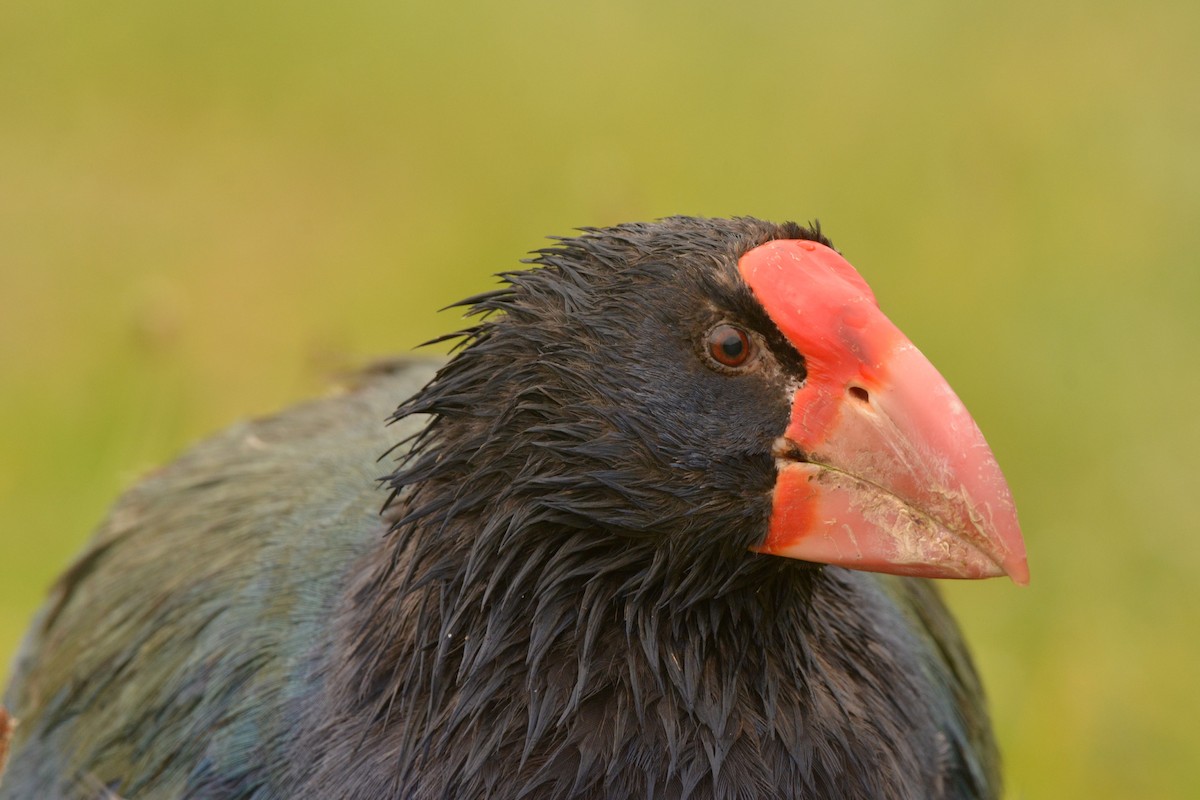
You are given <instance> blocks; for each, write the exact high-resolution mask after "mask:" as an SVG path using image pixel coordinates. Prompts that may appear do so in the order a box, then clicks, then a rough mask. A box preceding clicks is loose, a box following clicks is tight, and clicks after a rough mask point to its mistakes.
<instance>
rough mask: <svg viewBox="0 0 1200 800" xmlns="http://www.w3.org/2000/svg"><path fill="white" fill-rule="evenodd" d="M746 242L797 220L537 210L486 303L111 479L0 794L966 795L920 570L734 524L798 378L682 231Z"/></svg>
mask: <svg viewBox="0 0 1200 800" xmlns="http://www.w3.org/2000/svg"><path fill="white" fill-rule="evenodd" d="M804 234H809V236H808V237H805V236H804ZM589 237H590V239H589ZM776 238H783V239H803V238H817V237H816V234H813V233H812V232H809V231H806V230H805V229H800V228H797V227H795V226H793V227H791V228H788V227H777V226H772V225H768V224H767V223H759V222H756V221H752V220H736V221H728V222H727V221H702V220H686V219H684V220H671V221H666V222H664V223H658V224H657V226H654V225H651V226H628V227H625V228H616V229H608V230H605V231H598V232H592V233H589V234H587V235H586V236H585V237H581V238H580V239H576V240H568V241H567V242H565V243H564V245H562V246H560V247H557V248H552V249H550V250H547V251H543V253H542V255H541V257H540V260H541V263H542V264H543V268H542V269H539V270H533V271H530V272H525V273H517V274H512V275H509V276H507V277H508V280H509V281H510V283H511V287H510V288H509V289H505V290H502V291H501V292H497V293H493V294H490V295H485V296H481V297H479V298H475V300H474V301H472V302H473V303H474V304H475V309H476V311H477V312H483V313H485V314H487V313H490V312H493V311H499V312H501V314H500V315H499V316H497V317H493V318H491V319H488V320H487V321H485V322H484V323H482V324H481V325H480V326H479V327H478V328H475V329H473V330H471V331H469V332H468V334H467V336H468V339H467V346H466V347H465V348H463V350H462V351H461V352H459V353H458V354H457V355H456V356H454V357H453V358H452V359H451V360H450V361H449V362H448V363H447V364H446V365H445V366H442V365H440V364H439V363H438V362H433V361H417V360H413V361H398V362H394V363H392V364H389V365H387V366H385V367H381V368H379V369H376V370H374V371H372V372H370V373H369V374H366V375H364V376H363V377H362V379H361V380H360V381H358V383H357V385H356V386H354V387H353V388H352V389H350V390H349V391H347V392H344V393H342V394H340V395H338V396H334V397H331V398H327V399H324V400H319V401H315V402H312V403H309V404H306V405H303V406H300V407H297V408H295V409H292V410H289V411H287V412H284V413H282V414H280V415H278V416H276V417H273V418H270V419H265V420H260V421H256V422H251V423H246V424H242V425H239V426H236V427H234V428H232V429H230V430H228V431H226V432H225V433H223V434H220V435H219V436H217V437H215V438H213V439H210V440H208V441H207V442H204V443H202V444H200V445H198V446H197V447H195V448H193V449H192V450H191V451H190V452H188V453H187V454H185V455H184V456H183V457H182V458H180V459H179V460H178V461H176V462H175V463H173V464H171V465H169V466H167V467H165V468H163V469H162V470H160V471H158V472H156V473H155V474H153V475H152V476H150V477H149V478H147V479H146V480H145V481H144V482H142V483H141V484H140V485H139V486H137V487H135V488H134V489H133V490H132V491H130V492H129V493H128V494H127V495H126V496H125V497H124V498H123V499H122V500H121V501H120V502H119V503H118V504H117V505H116V507H115V508H114V509H113V510H112V512H111V514H110V515H109V518H108V519H107V521H106V522H105V523H104V525H103V526H102V527H101V529H100V531H99V532H98V534H97V536H96V538H95V539H94V540H93V542H92V544H91V545H90V547H89V549H88V551H87V552H86V553H85V554H84V555H83V556H82V557H81V558H80V559H79V560H78V561H77V562H76V564H75V565H74V566H73V567H72V568H71V569H70V570H69V571H68V572H67V573H66V575H64V577H63V578H62V579H61V580H60V582H59V584H58V585H57V587H56V588H55V590H54V592H53V594H52V596H51V598H50V600H49V602H48V603H47V605H46V607H45V608H44V609H43V611H42V612H41V613H40V615H39V618H38V619H37V620H36V621H35V625H34V628H33V630H32V631H31V633H30V636H29V639H28V640H27V642H26V644H25V646H24V648H23V649H22V653H21V655H20V656H19V658H18V663H17V670H16V677H15V679H14V682H13V684H12V685H11V686H10V687H9V690H8V692H7V694H6V695H5V699H4V703H5V705H6V706H8V708H9V709H10V710H11V711H12V712H13V713H14V715H15V716H17V717H18V718H20V719H21V725H20V726H19V727H18V729H17V735H16V738H15V739H14V747H13V752H12V760H11V762H10V764H9V767H8V772H7V773H6V774H4V775H3V777H2V778H0V798H3V799H4V800H17V799H18V798H30V797H37V798H47V799H50V798H59V797H61V798H101V797H108V796H111V795H112V794H115V795H116V796H121V797H126V798H130V799H131V800H132V799H133V798H142V797H145V798H156V799H157V798H163V799H164V800H166V799H169V798H214V800H215V798H230V799H231V800H233V799H236V798H245V799H247V800H249V799H250V798H253V799H254V800H268V799H271V800H274V799H275V798H297V797H314V798H316V797H320V798H328V799H329V800H336V799H337V798H347V799H349V798H359V799H360V800H373V799H375V798H380V799H382V798H409V797H412V798H475V797H497V798H508V797H529V798H543V797H545V798H558V797H564V798H565V797H578V798H602V797H656V798H657V797H662V798H676V797H678V798H682V797H693V798H759V797H762V798H768V797H843V798H855V797H861V798H873V797H887V798H890V797H896V798H909V797H911V798H934V797H955V798H959V797H961V798H974V797H994V796H996V795H997V794H998V791H999V788H998V775H997V759H996V754H995V745H994V743H993V741H992V736H991V733H990V729H989V725H988V721H987V714H986V710H985V707H984V703H983V698H982V693H981V690H980V687H979V684H978V681H977V678H976V676H975V673H974V670H973V668H972V666H971V663H970V659H969V657H968V655H967V652H966V650H965V648H964V646H963V644H962V641H961V638H960V636H959V634H958V631H957V628H956V626H955V624H954V622H953V620H952V619H951V618H950V616H949V614H948V613H947V611H946V610H945V608H944V606H943V605H942V603H941V601H940V599H939V598H938V596H937V594H936V591H935V589H934V587H933V586H932V584H930V583H929V582H928V581H926V580H923V579H920V578H911V577H897V576H889V575H877V574H874V573H868V572H861V571H855V570H849V569H844V568H841V567H837V566H824V567H821V566H816V565H814V564H812V563H808V562H807V561H799V560H793V559H791V558H780V557H777V556H773V555H766V554H759V553H755V552H750V550H748V549H747V548H755V547H759V546H760V544H761V543H762V542H763V540H764V536H766V530H767V523H768V520H773V519H775V517H776V516H777V512H776V510H774V509H773V506H772V500H771V497H772V487H773V486H774V485H775V482H776V479H777V478H776V474H777V472H779V471H782V470H784V469H785V468H786V467H787V464H783V463H781V462H780V456H779V454H778V452H773V451H772V442H774V441H775V439H776V438H777V437H778V436H779V435H780V433H781V431H782V429H783V427H785V426H786V424H787V422H788V417H789V411H790V409H789V408H788V404H787V402H777V400H776V399H775V394H778V395H779V397H780V398H784V399H786V398H785V397H784V396H785V394H786V396H787V397H790V396H791V395H790V393H791V392H793V391H795V387H796V385H800V386H804V385H811V384H814V383H815V379H810V380H809V381H807V383H806V382H805V379H804V368H805V362H803V361H802V360H801V359H802V358H803V354H798V353H797V352H796V351H795V350H792V349H791V345H789V344H788V343H787V341H785V337H784V336H783V335H781V334H780V333H779V331H778V330H775V329H774V328H771V329H768V328H767V327H765V325H769V321H768V322H765V323H764V319H765V315H764V314H763V313H762V311H761V309H758V308H756V307H754V306H753V305H752V304H751V303H750V302H749V301H748V300H747V298H748V297H750V295H749V294H748V293H747V292H745V291H743V290H742V289H741V288H738V287H733V288H732V289H730V288H729V286H726V285H725V284H728V283H730V282H731V281H732V280H733V279H732V278H731V277H730V275H731V274H732V273H729V272H728V271H727V270H726V271H724V272H723V271H721V270H720V269H717V270H715V271H714V270H713V267H712V266H711V265H709V264H708V263H705V262H704V261H703V259H695V258H692V257H693V256H697V255H698V256H705V255H708V256H711V257H712V258H713V259H717V258H724V259H726V261H729V260H733V261H736V259H737V258H738V257H739V256H741V255H742V254H743V253H745V252H747V251H749V250H751V249H752V248H754V247H756V246H758V245H761V244H763V243H764V242H767V241H769V240H771V239H776ZM656 247H657V248H658V249H657V250H655V249H654V248H656ZM646 251H650V253H651V255H652V257H650V258H643V257H641V256H642V255H643V254H644V253H645V252H646ZM710 251H711V252H710ZM689 259H691V260H689ZM692 260H699V261H700V262H701V263H700V265H699V266H695V265H693V264H692V263H691V261H692ZM726 266H728V265H726ZM673 274H679V275H681V276H684V277H687V278H688V280H686V281H684V282H683V283H681V284H678V285H676V284H673V283H672V281H673V280H676V279H675V278H672V275H673ZM678 280H681V281H683V280H684V278H683V277H680V278H678ZM622 287H624V288H622ZM631 292H632V293H633V294H634V295H636V296H637V297H640V298H642V299H643V300H644V301H645V302H646V305H645V306H644V307H642V308H640V309H639V313H637V314H633V315H629V316H622V315H621V313H620V311H619V309H620V308H621V307H623V305H627V304H628V303H629V299H630V296H631ZM722 292H726V293H727V295H728V296H727V297H723V296H722V294H721V293H722ZM672 298H675V299H676V300H679V299H682V302H674V301H673V300H672ZM714 298H715V299H714ZM710 306H713V307H717V308H718V311H716V312H714V311H713V310H712V309H711V308H710ZM722 306H724V307H722ZM739 314H741V315H742V316H736V315H739ZM735 316H736V319H737V320H741V322H739V323H738V324H739V325H742V324H744V325H746V326H747V329H749V326H750V325H758V326H760V327H756V328H753V329H752V330H753V331H754V334H753V337H754V338H753V339H752V341H753V343H755V345H756V346H758V347H759V348H760V349H761V352H762V354H761V355H757V356H756V357H758V358H760V359H761V363H757V362H752V367H753V372H749V371H742V372H739V371H738V370H739V369H742V366H743V365H742V363H741V362H738V363H736V364H735V365H734V366H733V367H728V368H727V367H726V365H725V362H724V361H721V364H720V365H717V367H715V368H714V367H713V364H711V363H710V362H708V361H705V360H704V355H703V353H701V356H700V357H696V356H694V353H693V351H691V350H690V349H689V348H690V347H691V342H692V339H693V338H694V337H693V336H692V334H691V328H690V327H688V326H689V325H690V324H691V320H692V318H694V317H698V318H700V319H699V321H698V322H697V323H696V325H698V327H697V328H696V330H699V331H700V332H701V334H703V332H704V331H706V330H709V329H710V328H711V327H712V322H713V320H718V321H719V320H720V319H727V318H729V319H734V318H735ZM746 320H749V322H746ZM580 329H582V330H584V331H585V334H580V333H578V331H579V330H580ZM713 330H719V331H724V328H722V327H720V326H718V327H717V328H713ZM738 330H741V328H739V329H738ZM722 335H724V333H722ZM676 338H677V339H678V341H676ZM710 338H711V337H710ZM729 341H730V340H728V339H721V340H720V342H719V343H720V344H721V346H722V347H725V348H726V349H725V350H716V351H714V352H715V353H716V355H717V357H718V358H723V357H724V355H726V354H728V353H729V352H733V353H734V355H735V356H736V355H738V353H737V352H736V347H734V346H731V345H729V344H728V342H729ZM746 341H751V340H750V339H747V340H746ZM597 343H599V344H600V345H603V346H601V347H599V348H598V347H597ZM735 344H736V343H735ZM609 345H611V346H612V349H611V350H610V349H607V348H608V346H609ZM731 358H732V357H731ZM768 359H770V360H769V361H768ZM692 361H694V362H695V363H692ZM755 363H757V365H755ZM809 366H811V363H810V364H809ZM624 367H628V369H624ZM439 368H440V371H439ZM631 375H632V376H633V377H630V376H631ZM797 376H798V380H793V379H796V378H797ZM659 386H661V387H662V391H658V389H657V388H656V387H659ZM423 387H424V388H423ZM777 389H778V391H776V390H777ZM397 404H400V410H399V411H398V412H396V413H395V414H394V424H392V425H391V426H386V425H385V424H384V423H385V421H386V420H387V418H388V417H389V415H393V412H394V410H395V409H396V406H397ZM714 411H716V412H719V413H714ZM397 442H400V445H399V449H398V450H394V455H396V456H397V457H399V458H400V459H401V464H400V467H399V468H398V469H397V470H396V471H395V472H394V473H393V474H392V475H391V476H390V478H388V480H387V481H386V482H385V483H384V485H383V486H382V487H381V486H380V481H379V478H380V475H381V473H383V472H386V471H387V467H385V466H383V465H382V463H386V462H382V463H381V462H380V460H379V458H380V455H381V454H383V453H385V452H387V451H389V449H390V448H395V447H396V445H397ZM789 463H790V462H789ZM803 465H804V466H805V468H808V466H809V464H808V462H807V461H805V462H803ZM778 492H779V490H776V497H777V498H778V496H779V495H778ZM775 502H776V504H778V502H779V501H778V499H776V501H775ZM384 506H386V510H385V512H384V513H383V514H382V515H381V514H380V513H379V511H380V508H381V507H384ZM772 530H773V531H774V530H775V529H774V528H772ZM774 536H776V534H775V533H772V534H771V537H774ZM771 537H767V539H768V542H772V541H775V539H772V538H771ZM789 546H790V545H789ZM763 547H765V545H763ZM962 563H965V562H962ZM962 563H960V562H958V561H954V562H953V563H952V564H951V566H950V567H947V568H948V569H949V568H953V569H974V567H971V566H967V567H964V566H962ZM997 563H998V562H997ZM1022 564H1023V561H1022ZM899 569H901V570H905V571H908V572H910V573H911V572H912V569H913V568H912V567H910V566H906V565H901V566H900V567H899ZM917 574H922V573H917ZM991 574H995V573H991Z"/></svg>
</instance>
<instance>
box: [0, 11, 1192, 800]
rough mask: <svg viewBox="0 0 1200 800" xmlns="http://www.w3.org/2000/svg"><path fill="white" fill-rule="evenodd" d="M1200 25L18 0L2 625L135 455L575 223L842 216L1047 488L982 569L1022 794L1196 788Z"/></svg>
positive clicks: (907, 314)
mask: <svg viewBox="0 0 1200 800" xmlns="http://www.w3.org/2000/svg"><path fill="white" fill-rule="evenodd" d="M1198 42H1200V5H1198V4H1189V3H1184V2H1139V3H1134V2H1113V3H1105V2H1062V3H1054V4H1047V3H1034V2H1024V1H1022V2H1009V3H977V2H970V3H966V2H932V1H930V0H925V1H924V2H915V3H883V2H874V3H870V2H839V3H820V4H808V3H796V2H775V3H757V2H742V3H736V4H735V3H721V4H711V3H704V2H696V0H692V2H687V3H684V2H632V0H621V1H620V2H610V3H606V4H603V5H599V4H597V5H595V6H589V5H583V4H571V3H562V2H528V1H525V0H519V1H516V2H514V1H513V0H509V1H508V2H504V3H494V4H489V5H481V6H468V5H464V4H450V3H447V4H442V5H441V6H436V5H435V4H431V3H403V2H371V1H370V0H347V1H346V2H342V3H336V4H335V3H313V2H302V1H298V0H291V2H278V1H277V0H264V1H263V2H258V3H240V2H236V3H235V2H229V0H212V1H210V2H206V3H198V4H197V3H187V4H185V3H176V2H170V1H169V0H166V1H164V0H154V2H150V1H149V0H145V1H143V2H121V1H120V0H118V2H115V3H114V2H103V3H102V2H93V1H92V0H69V1H68V2H53V1H50V2H41V3H37V4H34V3H28V2H21V0H18V1H17V2H7V3H3V4H0V509H2V511H3V515H4V523H3V526H2V528H0V565H2V567H3V571H2V573H0V577H2V580H0V663H7V661H8V659H9V657H10V656H11V653H12V651H13V649H14V648H15V647H16V644H17V641H18V639H19V636H20V634H21V631H22V630H23V628H24V626H25V625H26V623H27V621H28V617H29V615H30V614H31V613H32V611H33V609H34V608H35V607H36V605H37V604H38V602H39V598H40V597H41V596H42V594H43V593H44V591H45V589H46V587H47V585H48V584H49V582H50V581H51V580H52V578H53V576H54V575H55V574H56V573H57V572H58V571H60V570H61V569H62V568H63V566H64V565H65V564H66V563H67V562H68V560H69V559H70V557H71V555H72V553H73V552H75V551H76V550H77V549H78V548H79V547H80V546H81V545H82V543H83V542H84V541H85V539H86V537H87V535H88V532H89V529H90V528H91V527H92V526H93V525H94V524H95V523H96V522H97V521H98V520H99V519H100V518H101V516H102V515H103V514H104V511H105V509H106V507H107V506H108V504H109V503H110V502H111V501H112V499H113V498H114V497H115V496H116V494H117V493H118V492H119V491H120V490H121V489H122V488H123V487H127V486H129V485H130V484H131V483H132V482H133V481H135V480H136V479H137V477H138V476H139V475H140V474H142V473H144V472H145V471H146V470H148V469H150V468H152V467H153V466H154V465H156V464H159V463H161V462H162V461H164V460H165V459H168V458H170V457H171V456H172V455H173V454H175V453H178V452H179V450H180V449H181V448H183V447H185V446H186V445H187V444H188V443H189V442H192V441H195V440H196V439H197V438H198V437H200V436H202V435H204V434H205V433H206V432H210V431H212V430H214V429H217V428H219V427H221V426H223V425H225V424H227V423H229V422H231V421H233V420H235V419H238V418H240V417H244V416H246V415H255V414H263V413H266V412H269V411H271V410H273V409H276V408H278V407H280V406H283V405H285V404H287V403H290V402H293V401H295V400H296V399H298V398H301V397H304V396H307V395H311V394H313V393H315V392H320V391H323V390H324V388H325V387H326V386H327V385H329V383H330V382H331V381H332V380H333V379H334V377H335V376H336V375H337V374H338V372H339V371H341V370H344V369H347V368H351V367H353V366H354V365H357V364H361V363H363V362H364V361H366V360H368V359H370V358H371V357H372V356H377V355H382V354H387V353H393V352H397V351H405V350H407V349H409V348H410V347H412V346H413V345H415V344H417V343H419V342H421V341H423V340H425V339H427V338H430V337H431V336H433V335H435V334H438V333H442V332H445V331H448V330H450V329H453V328H455V327H456V326H457V325H458V324H459V320H458V318H457V316H456V314H455V313H443V314H440V315H439V314H437V313H436V309H438V308H439V307H441V306H445V305H447V304H448V303H450V302H452V301H454V300H456V299H458V298H460V297H461V296H464V295H466V294H470V293H473V292H476V291H480V290H482V289H486V288H488V287H489V286H491V285H492V284H493V279H492V278H491V277H490V275H491V274H492V273H494V272H496V271H499V270H503V269H508V268H511V267H513V266H515V265H516V262H517V259H518V258H520V257H521V256H522V255H523V254H524V253H525V252H526V251H528V250H530V249H532V248H535V247H538V246H540V245H541V244H542V241H543V239H542V237H543V236H545V235H547V234H562V233H568V232H570V231H571V229H572V228H574V227H576V226H579V225H603V224H609V223H616V222H620V221H626V220H634V219H648V218H653V217H658V216H663V215H667V214H674V213H694V214H705V215H727V214H753V215H758V216H762V217H766V218H771V219H777V220H781V219H788V218H792V219H798V220H802V221H803V220H808V219H812V218H820V220H821V222H822V224H823V225H824V226H825V229H826V231H827V232H828V233H829V234H830V235H831V236H832V238H833V240H834V241H835V243H837V244H838V246H839V247H840V248H841V249H842V251H843V252H844V253H845V254H846V255H847V256H848V258H849V259H850V260H851V262H852V263H854V264H855V265H856V266H857V267H858V268H859V269H860V270H861V271H862V273H863V274H864V275H865V276H866V277H867V279H868V280H869V281H870V282H871V283H872V285H873V286H874V288H875V292H876V294H877V295H878V297H879V298H880V300H881V303H882V305H883V307H884V309H885V310H886V311H887V312H888V313H889V314H890V315H891V316H892V318H893V319H894V320H896V322H897V323H898V324H899V325H900V326H901V327H902V328H903V329H905V330H906V331H907V332H908V334H909V335H910V336H911V337H912V338H913V339H914V340H915V341H916V342H917V343H918V344H919V345H920V346H921V348H922V349H923V350H924V351H925V352H926V353H927V354H928V355H929V356H930V358H931V359H932V360H933V361H934V363H936V364H937V365H938V366H939V368H940V369H941V371H942V372H943V373H944V374H945V375H946V376H947V377H948V378H949V379H950V381H951V383H952V384H953V385H954V386H955V387H956V389H957V390H958V393H959V394H960V396H961V397H962V398H963V399H964V401H965V402H966V403H967V405H968V407H969V408H970V409H971V410H972V412H973V413H974V415H975V417H976V419H977V420H978V421H979V423H980V425H981V427H982V428H983V429H984V431H985V433H986V434H987V435H988V437H989V439H990V440H991V442H992V445H993V448H994V449H995V451H996V453H997V455H998V457H999V459H1000V462H1001V464H1002V465H1003V466H1004V468H1005V471H1006V473H1007V475H1008V477H1009V480H1010V482H1011V484H1012V488H1013V491H1014V493H1015V495H1016V498H1017V501H1018V505H1019V507H1020V509H1021V514H1022V521H1023V524H1024V528H1025V533H1026V538H1027V541H1028V545H1029V549H1030V563H1031V565H1032V570H1033V584H1032V586H1031V587H1030V588H1028V589H1023V590H1022V589H1017V588H1016V587H1014V586H1012V585H1011V584H1009V583H1007V582H1002V581H992V582H987V583H970V584H955V585H948V586H947V587H946V589H947V592H948V594H949V595H950V598H951V600H952V602H953V604H954V606H955V608H956V610H957V611H958V614H959V616H960V618H961V620H962V622H963V624H964V626H965V627H966V629H967V632H968V635H969V637H970V639H971V641H972V643H973V645H974V649H975V652H976V654H977V657H978V661H979V663H980V666H981V669H982V671H983V673H984V677H985V680H986V683H987V685H988V687H989V690H990V695H991V699H992V704H993V710H994V716H995V719H996V724H997V727H998V730H999V734H1000V737H1001V740H1002V743H1003V747H1004V750H1005V753H1006V756H1007V770H1006V771H1007V776H1008V784H1009V789H1010V791H1009V795H1010V796H1011V797H1017V798H1063V797H1088V798H1129V797H1200V771H1198V770H1197V769H1196V766H1195V765H1196V763H1197V760H1198V759H1200V733H1198V731H1197V724H1198V720H1200V691H1198V689H1197V674H1198V672H1200V663H1198V662H1200V659H1198V656H1200V637H1198V636H1197V633H1198V631H1200V624H1198V623H1200V593H1198V592H1197V589H1196V584H1197V581H1196V577H1195V574H1196V570H1197V568H1198V567H1200V539H1198V536H1197V534H1198V533H1200V512H1198V511H1197V505H1196V496H1197V494H1198V489H1197V486H1196V478H1197V475H1198V474H1200V469H1198V468H1200V455H1198V454H1200V415H1198V414H1197V399H1196V398H1197V396H1198V394H1200V392H1198V390H1200V378H1198V377H1197V376H1198V373H1200V370H1198V369H1197V366H1198V365H1197V349H1198V348H1197V343H1198V342H1200V314H1198V313H1197V311H1196V307H1197V302H1198V301H1200V271H1198V269H1197V260H1196V254H1197V252H1200V224H1197V217H1198V215H1200V46H1198V45H1197V43H1198ZM181 557H186V555H185V554H181ZM0 670H3V667H0ZM2 674H3V672H2V671H0V675H2Z"/></svg>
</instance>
